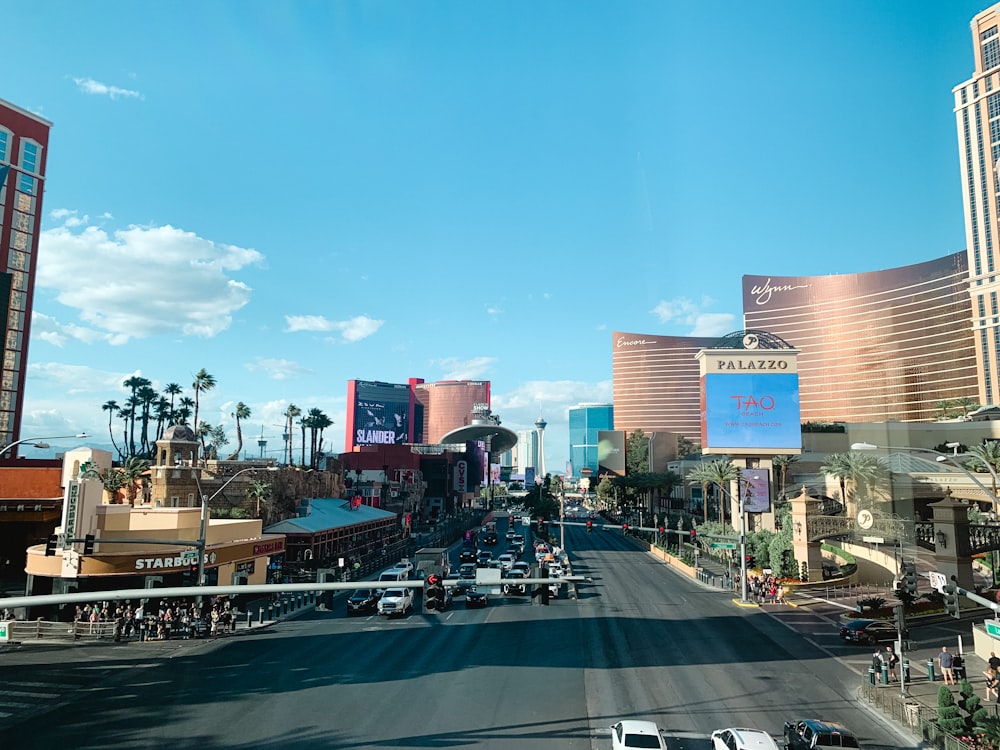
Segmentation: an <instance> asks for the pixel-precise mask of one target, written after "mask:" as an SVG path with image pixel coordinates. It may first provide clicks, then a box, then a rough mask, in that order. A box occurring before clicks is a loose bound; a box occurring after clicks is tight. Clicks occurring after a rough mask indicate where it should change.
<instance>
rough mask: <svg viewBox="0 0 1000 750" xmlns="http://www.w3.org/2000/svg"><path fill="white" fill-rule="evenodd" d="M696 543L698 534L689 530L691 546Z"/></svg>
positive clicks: (693, 530)
mask: <svg viewBox="0 0 1000 750" xmlns="http://www.w3.org/2000/svg"><path fill="white" fill-rule="evenodd" d="M697 543H698V532H697V530H695V529H691V544H697Z"/></svg>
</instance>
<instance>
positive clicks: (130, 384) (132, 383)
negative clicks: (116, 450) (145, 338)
mask: <svg viewBox="0 0 1000 750" xmlns="http://www.w3.org/2000/svg"><path fill="white" fill-rule="evenodd" d="M149 385H152V383H151V382H150V381H149V380H147V379H146V378H144V377H142V376H141V375H133V376H132V377H130V378H126V379H125V381H124V382H123V383H122V387H123V388H129V389H130V390H131V391H132V393H131V395H130V396H129V398H128V401H127V402H126V403H128V404H129V406H130V407H131V415H130V416H131V419H130V421H129V432H128V434H129V437H128V441H127V443H126V447H127V450H128V455H130V456H134V455H135V417H136V408H137V407H139V408H141V405H142V399H140V398H139V395H138V391H139V389H140V388H144V387H146V386H149Z"/></svg>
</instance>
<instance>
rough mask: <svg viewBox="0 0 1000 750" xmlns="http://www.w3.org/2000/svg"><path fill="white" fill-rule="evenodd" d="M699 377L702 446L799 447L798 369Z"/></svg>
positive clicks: (715, 447) (741, 448) (730, 447)
mask: <svg viewBox="0 0 1000 750" xmlns="http://www.w3.org/2000/svg"><path fill="white" fill-rule="evenodd" d="M703 380H704V385H703V388H704V391H703V398H704V411H703V413H702V441H703V443H704V445H705V447H707V448H711V449H712V450H713V451H716V450H727V449H733V450H747V449H754V448H759V449H762V450H768V451H770V450H781V449H785V450H795V451H799V450H801V449H802V426H801V420H800V416H799V415H800V409H799V376H798V374H797V373H754V372H745V373H725V374H722V373H709V374H707V375H705V376H704V378H703Z"/></svg>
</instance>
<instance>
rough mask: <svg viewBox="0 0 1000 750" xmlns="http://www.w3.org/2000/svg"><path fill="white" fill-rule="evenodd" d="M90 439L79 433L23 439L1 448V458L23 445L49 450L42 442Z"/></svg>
mask: <svg viewBox="0 0 1000 750" xmlns="http://www.w3.org/2000/svg"><path fill="white" fill-rule="evenodd" d="M88 437H90V434H89V433H86V432H78V433H77V434H75V435H43V436H41V437H33V438H23V439H21V440H15V441H14V442H13V443H10V444H8V445H5V446H4V447H3V448H0V456H2V455H3V454H4V453H6V452H7V451H9V450H10V449H11V448H13V447H14V446H16V445H21V444H22V443H31V444H35V447H36V448H48V447H49V446H48V444H47V443H43V442H41V441H42V440H70V439H72V438H88Z"/></svg>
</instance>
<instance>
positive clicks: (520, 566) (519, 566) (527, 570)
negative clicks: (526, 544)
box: [510, 560, 531, 578]
mask: <svg viewBox="0 0 1000 750" xmlns="http://www.w3.org/2000/svg"><path fill="white" fill-rule="evenodd" d="M510 569H511V570H520V571H521V572H522V573H524V577H525V578H531V566H530V565H528V563H526V562H524V561H522V560H518V561H517V562H516V563H514V564H513V565H511V566H510Z"/></svg>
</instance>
